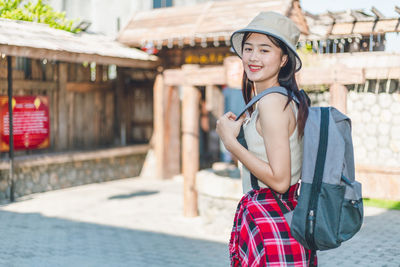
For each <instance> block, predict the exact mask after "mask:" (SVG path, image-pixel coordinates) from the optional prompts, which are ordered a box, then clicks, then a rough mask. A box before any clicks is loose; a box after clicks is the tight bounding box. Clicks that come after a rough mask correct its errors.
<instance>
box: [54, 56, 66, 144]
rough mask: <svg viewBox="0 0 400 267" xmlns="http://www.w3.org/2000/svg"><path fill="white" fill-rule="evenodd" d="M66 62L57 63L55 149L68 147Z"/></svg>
mask: <svg viewBox="0 0 400 267" xmlns="http://www.w3.org/2000/svg"><path fill="white" fill-rule="evenodd" d="M67 80H68V64H67V63H58V138H57V144H56V145H57V150H65V149H67V147H68V128H67V127H68V117H69V116H68V115H69V112H68V104H67V90H66V87H67Z"/></svg>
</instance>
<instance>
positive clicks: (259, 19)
mask: <svg viewBox="0 0 400 267" xmlns="http://www.w3.org/2000/svg"><path fill="white" fill-rule="evenodd" d="M246 32H256V33H263V34H267V35H270V36H272V37H275V38H277V39H279V40H281V41H282V42H283V43H285V44H286V46H287V47H288V48H289V51H290V52H292V53H293V54H294V55H295V56H296V71H299V70H300V68H301V59H300V57H299V55H298V54H297V52H296V44H297V42H298V41H299V37H300V30H299V29H298V28H297V26H296V24H295V23H294V22H293V21H292V20H291V19H289V18H288V17H286V16H284V15H282V14H279V13H276V12H272V11H269V12H261V13H260V14H258V15H257V16H256V17H255V18H254V19H253V20H252V21H251V22H250V23H249V25H247V26H246V27H245V28H243V29H240V30H237V31H235V32H234V33H233V34H232V36H231V44H232V47H233V50H234V51H235V53H236V54H237V55H238V56H239V57H240V58H241V57H242V41H243V37H244V34H245V33H246Z"/></svg>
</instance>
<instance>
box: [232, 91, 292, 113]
mask: <svg viewBox="0 0 400 267" xmlns="http://www.w3.org/2000/svg"><path fill="white" fill-rule="evenodd" d="M272 93H279V94H282V95H285V96H288V90H287V89H286V88H284V87H282V86H274V87H271V88H269V89H267V90H264V91H262V92H261V93H259V94H257V95H256V96H255V97H253V98H252V99H251V100H250V102H249V103H248V104H247V105H246V107H245V108H244V109H243V110H242V112H240V113H239V115H238V116H237V118H236V120H238V119H239V118H240V117H241V116H242V115H243V114H244V113H245V112H246V111H247V110H248V109H249V108H250V107H251V106H252V105H254V104H255V103H256V102H257V101H258V100H260V99H261V98H262V97H264V96H266V95H269V94H272ZM292 98H293V100H294V101H295V102H296V103H297V104H299V100H298V99H297V97H296V96H295V95H293V94H292Z"/></svg>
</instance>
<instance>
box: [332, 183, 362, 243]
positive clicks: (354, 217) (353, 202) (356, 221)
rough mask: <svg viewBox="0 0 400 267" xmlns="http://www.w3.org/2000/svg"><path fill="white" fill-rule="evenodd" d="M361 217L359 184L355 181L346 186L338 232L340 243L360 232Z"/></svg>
mask: <svg viewBox="0 0 400 267" xmlns="http://www.w3.org/2000/svg"><path fill="white" fill-rule="evenodd" d="M363 216H364V206H363V201H362V194H361V184H360V183H359V182H357V181H354V182H351V183H350V185H348V184H346V193H345V195H344V201H343V204H342V211H341V214H340V224H339V232H338V239H339V241H340V242H343V241H346V240H348V239H350V238H351V237H353V236H354V235H355V234H356V233H357V232H358V231H359V230H360V228H361V225H362V222H363Z"/></svg>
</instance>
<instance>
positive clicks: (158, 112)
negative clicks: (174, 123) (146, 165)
mask: <svg viewBox="0 0 400 267" xmlns="http://www.w3.org/2000/svg"><path fill="white" fill-rule="evenodd" d="M153 92H154V93H153V95H154V100H153V104H154V106H153V107H154V135H153V136H154V139H155V142H154V154H155V157H156V170H155V171H156V177H157V178H161V179H162V178H164V173H165V172H166V169H167V167H166V158H165V143H164V135H165V96H164V95H165V90H164V80H163V75H162V74H158V75H157V77H156V80H155V82H154V87H153Z"/></svg>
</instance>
